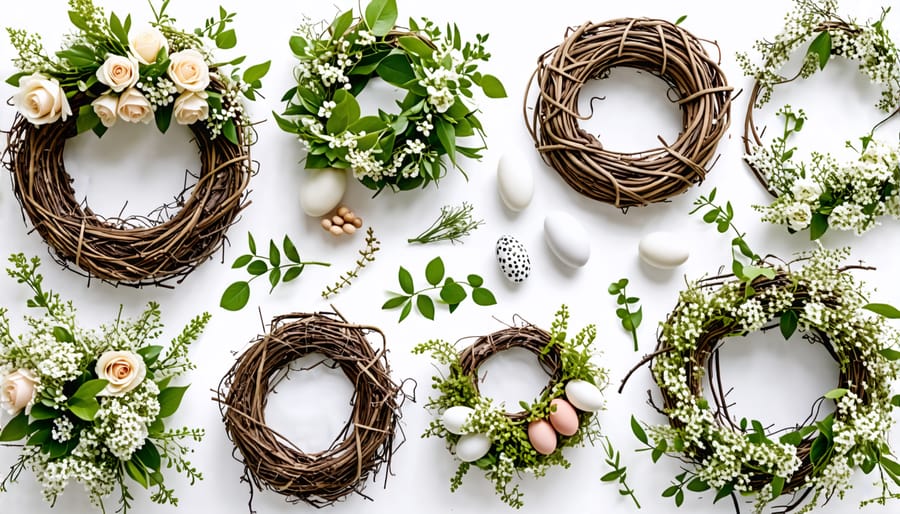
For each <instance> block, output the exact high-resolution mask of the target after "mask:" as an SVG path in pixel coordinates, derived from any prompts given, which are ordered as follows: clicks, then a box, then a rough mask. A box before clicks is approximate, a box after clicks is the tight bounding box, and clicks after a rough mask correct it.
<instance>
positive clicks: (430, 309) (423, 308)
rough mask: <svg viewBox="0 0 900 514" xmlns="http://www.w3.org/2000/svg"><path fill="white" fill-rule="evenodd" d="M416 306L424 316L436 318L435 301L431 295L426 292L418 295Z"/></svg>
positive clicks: (431, 318)
mask: <svg viewBox="0 0 900 514" xmlns="http://www.w3.org/2000/svg"><path fill="white" fill-rule="evenodd" d="M416 308H417V309H419V312H420V313H422V316H425V317H426V318H428V319H430V320H434V301H433V300H432V299H431V297H430V296H428V295H424V294H420V295H418V296H416Z"/></svg>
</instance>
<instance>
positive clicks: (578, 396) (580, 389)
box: [566, 380, 604, 412]
mask: <svg viewBox="0 0 900 514" xmlns="http://www.w3.org/2000/svg"><path fill="white" fill-rule="evenodd" d="M566 398H567V399H568V400H569V403H571V404H572V405H573V406H574V407H575V408H576V409H578V410H583V411H586V412H596V411H598V410H600V409H602V408H603V405H604V401H603V393H602V392H600V389H598V388H597V386H595V385H594V384H592V383H590V382H588V381H587V380H569V381H568V382H567V383H566Z"/></svg>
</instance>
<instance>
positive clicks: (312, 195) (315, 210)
mask: <svg viewBox="0 0 900 514" xmlns="http://www.w3.org/2000/svg"><path fill="white" fill-rule="evenodd" d="M346 191H347V171H346V170H339V169H336V168H323V169H319V170H306V180H305V181H304V182H303V186H302V187H301V189H300V206H301V207H302V208H303V212H305V213H306V215H307V216H312V217H315V218H318V217H320V216H324V215H326V214H328V213H329V212H330V211H331V210H332V209H334V208H335V207H337V206H338V204H339V203H341V198H343V197H344V193H345V192H346Z"/></svg>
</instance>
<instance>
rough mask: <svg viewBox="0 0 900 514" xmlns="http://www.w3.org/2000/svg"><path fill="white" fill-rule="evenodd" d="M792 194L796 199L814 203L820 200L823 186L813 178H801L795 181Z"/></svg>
mask: <svg viewBox="0 0 900 514" xmlns="http://www.w3.org/2000/svg"><path fill="white" fill-rule="evenodd" d="M791 194H792V195H793V196H794V200H797V201H798V202H804V203H813V202H817V201H818V200H819V196H821V195H822V186H820V185H819V183H818V182H816V181H815V180H813V179H811V178H801V179H799V180H797V181H796V182H794V185H793V186H792V187H791Z"/></svg>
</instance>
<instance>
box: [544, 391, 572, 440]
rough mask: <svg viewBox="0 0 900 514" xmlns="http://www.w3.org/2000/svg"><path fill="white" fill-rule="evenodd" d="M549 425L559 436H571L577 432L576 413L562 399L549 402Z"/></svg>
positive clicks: (570, 405)
mask: <svg viewBox="0 0 900 514" xmlns="http://www.w3.org/2000/svg"><path fill="white" fill-rule="evenodd" d="M550 408H551V411H550V424H551V425H553V428H555V429H556V431H557V432H559V433H560V434H561V435H564V436H573V435H575V433H576V432H578V413H576V412H575V408H574V407H572V404H570V403H569V402H567V401H565V400H563V399H562V398H555V399H554V400H553V401H551V402H550Z"/></svg>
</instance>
